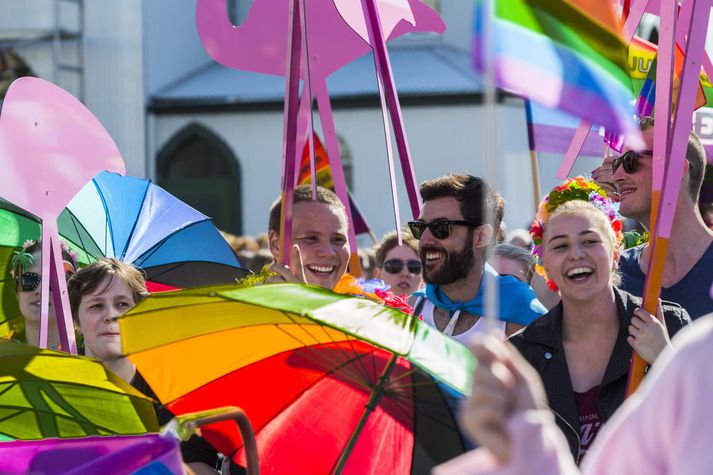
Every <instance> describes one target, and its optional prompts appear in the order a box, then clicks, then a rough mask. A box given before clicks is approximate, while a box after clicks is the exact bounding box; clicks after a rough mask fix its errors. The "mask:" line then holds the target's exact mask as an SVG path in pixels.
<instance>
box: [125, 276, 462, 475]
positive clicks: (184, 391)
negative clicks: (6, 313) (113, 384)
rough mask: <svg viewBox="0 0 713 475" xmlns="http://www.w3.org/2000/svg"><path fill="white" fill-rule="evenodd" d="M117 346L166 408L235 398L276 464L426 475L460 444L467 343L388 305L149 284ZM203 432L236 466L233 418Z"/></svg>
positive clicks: (284, 287)
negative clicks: (152, 288) (458, 414)
mask: <svg viewBox="0 0 713 475" xmlns="http://www.w3.org/2000/svg"><path fill="white" fill-rule="evenodd" d="M119 323H120V326H121V332H122V336H123V338H122V342H123V343H122V345H123V351H124V353H125V354H127V355H128V356H129V359H130V360H131V361H132V362H134V363H135V364H136V366H137V367H138V368H139V370H140V371H141V374H142V375H143V376H144V377H145V378H146V380H147V382H148V383H149V384H150V385H151V387H152V388H153V389H154V391H155V393H156V395H157V396H158V398H159V399H160V400H161V401H162V402H163V403H164V404H165V405H166V407H167V408H168V409H169V410H171V411H172V412H173V413H174V414H183V413H187V412H196V411H202V410H207V409H210V408H213V407H219V406H228V405H232V406H239V407H241V408H242V409H243V410H244V411H245V413H246V414H247V415H248V416H249V417H250V420H251V421H252V424H253V427H254V429H255V433H256V439H257V447H258V453H259V457H260V461H261V463H262V464H263V466H264V467H270V469H271V470H272V471H274V472H275V473H314V474H319V473H388V474H408V473H427V472H428V471H429V470H430V468H431V467H432V466H434V465H436V464H438V463H440V462H442V461H445V460H448V459H450V458H452V457H454V456H456V455H458V454H460V453H462V452H463V451H464V450H465V441H464V440H463V437H462V435H461V433H460V431H459V429H458V427H457V424H456V420H455V415H454V406H455V404H456V403H457V402H458V400H459V399H460V398H462V397H463V395H465V394H466V393H467V392H468V390H469V388H470V378H471V375H472V371H473V368H474V366H475V360H474V358H473V356H472V354H471V353H470V351H468V349H467V348H466V347H464V346H463V345H461V344H460V343H458V342H456V341H454V340H452V339H450V338H448V337H445V336H443V335H442V334H441V333H440V332H438V331H437V330H435V329H434V328H432V327H430V326H428V325H426V324H424V323H422V322H421V321H420V320H418V319H416V318H413V317H411V316H409V315H406V314H404V313H402V312H400V311H398V310H394V309H391V308H388V307H384V306H383V305H380V304H378V303H376V302H372V301H370V300H366V299H361V298H356V297H350V296H345V295H340V294H335V293H333V292H331V291H330V290H326V289H322V288H319V287H313V286H308V285H299V284H274V285H263V286H256V287H246V288H236V287H235V286H216V287H206V288H200V289H187V290H182V291H178V292H170V293H165V294H156V295H154V296H151V297H149V298H148V299H146V300H144V301H143V302H141V303H140V304H139V305H138V306H137V307H135V308H134V309H132V310H131V311H130V312H129V313H127V314H126V315H125V316H123V317H121V318H120V321H119ZM202 432H203V436H204V438H206V439H207V440H208V441H209V442H210V443H211V444H213V446H215V447H216V448H217V449H218V450H220V451H221V452H222V453H224V454H226V455H229V456H231V458H232V459H233V460H234V461H236V462H237V463H239V464H244V458H243V451H242V441H241V439H240V437H239V436H238V434H237V431H236V430H235V428H234V426H231V425H227V424H225V423H218V424H211V425H208V426H205V427H204V428H203V429H202Z"/></svg>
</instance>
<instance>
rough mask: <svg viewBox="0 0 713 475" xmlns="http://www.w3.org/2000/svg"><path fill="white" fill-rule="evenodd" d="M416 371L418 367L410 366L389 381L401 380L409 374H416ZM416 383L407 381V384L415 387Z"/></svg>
mask: <svg viewBox="0 0 713 475" xmlns="http://www.w3.org/2000/svg"><path fill="white" fill-rule="evenodd" d="M411 364H412V365H413V363H411ZM417 371H420V369H419V368H415V367H413V366H412V367H411V369H409V370H408V371H404V372H403V373H402V374H400V375H398V376H397V377H395V378H391V382H392V383H396V382H398V381H401V380H402V379H404V378H407V377H409V376H412V375H414V374H416V372H417ZM416 384H418V383H409V384H408V386H410V387H415V386H416Z"/></svg>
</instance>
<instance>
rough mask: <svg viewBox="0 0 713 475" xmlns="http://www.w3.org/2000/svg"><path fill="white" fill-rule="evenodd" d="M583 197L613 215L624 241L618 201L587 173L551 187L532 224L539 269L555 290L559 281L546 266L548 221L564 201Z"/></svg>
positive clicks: (611, 218) (613, 224) (617, 232)
mask: <svg viewBox="0 0 713 475" xmlns="http://www.w3.org/2000/svg"><path fill="white" fill-rule="evenodd" d="M573 200H582V201H587V202H589V203H591V204H593V205H594V206H595V207H596V208H597V209H599V210H600V211H601V212H602V213H604V215H605V216H606V217H607V218H608V219H609V223H610V224H611V227H612V230H613V231H614V234H615V235H616V240H617V243H620V242H621V240H622V238H623V234H622V232H621V231H622V228H623V225H622V222H621V220H620V217H619V212H618V209H617V205H616V204H615V203H614V202H612V201H611V200H610V199H609V197H608V195H607V191H606V190H605V189H604V188H602V187H601V186H599V185H597V184H596V183H595V182H593V181H591V180H587V179H586V178H584V177H583V176H578V177H575V178H570V179H568V180H567V181H565V182H564V183H562V184H561V185H560V186H557V187H555V188H553V189H552V191H550V193H549V195H547V196H545V199H543V200H542V201H541V202H540V205H539V206H538V207H537V215H536V216H535V221H534V222H533V223H532V227H531V228H530V235H531V236H532V243H533V247H532V255H533V256H534V257H535V271H536V272H537V273H538V274H540V275H541V276H542V277H544V278H545V281H546V282H547V285H548V286H549V287H550V289H552V290H553V291H557V285H556V284H555V283H554V282H553V281H552V280H550V278H549V277H547V273H546V272H545V268H544V267H543V266H542V235H543V234H544V225H545V224H546V223H547V221H548V220H549V217H550V215H551V214H552V213H553V212H554V211H555V210H556V209H557V208H558V207H560V206H561V205H563V204H564V203H566V202H568V201H573Z"/></svg>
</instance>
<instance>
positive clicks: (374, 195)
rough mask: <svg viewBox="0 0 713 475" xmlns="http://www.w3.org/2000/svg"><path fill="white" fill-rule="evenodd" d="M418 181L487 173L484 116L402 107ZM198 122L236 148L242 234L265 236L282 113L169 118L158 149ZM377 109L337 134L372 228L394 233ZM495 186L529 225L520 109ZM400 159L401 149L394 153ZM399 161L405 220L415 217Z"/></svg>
mask: <svg viewBox="0 0 713 475" xmlns="http://www.w3.org/2000/svg"><path fill="white" fill-rule="evenodd" d="M403 112H404V122H405V124H406V128H407V133H408V139H409V144H410V149H411V153H412V156H413V162H414V168H415V173H416V179H417V182H419V183H420V182H422V181H424V180H426V179H430V178H434V177H437V176H439V175H443V174H445V173H448V172H464V173H470V174H473V175H482V173H483V156H482V154H483V152H482V144H481V141H482V133H480V131H479V126H478V124H480V123H481V120H482V113H481V111H480V109H479V107H477V106H473V105H464V106H449V107H447V108H445V107H406V108H405V109H404V111H403ZM193 121H195V122H198V123H200V124H202V125H204V126H206V127H208V128H209V129H211V130H212V131H213V132H215V133H216V134H218V135H219V136H220V137H221V138H222V139H223V140H224V141H225V142H226V143H227V144H228V145H229V146H230V147H231V148H232V149H233V151H234V153H235V154H236V156H237V157H238V160H239V162H240V167H241V171H242V176H243V183H242V186H243V192H242V193H243V194H242V196H243V220H244V222H243V229H244V232H245V233H246V234H257V233H260V232H263V231H264V230H265V227H266V220H267V211H268V209H269V206H270V204H271V203H272V201H273V200H274V199H275V198H276V197H277V195H278V194H279V191H280V174H281V163H282V162H281V156H282V126H283V119H282V113H281V112H254V113H242V114H236V113H221V114H196V115H192V116H187V115H170V116H167V115H164V116H158V117H157V118H156V120H155V132H156V136H155V137H156V140H155V143H156V149H157V150H158V149H160V148H161V147H162V146H163V145H165V144H166V143H167V141H168V140H170V138H171V137H173V135H174V134H175V133H177V132H178V131H179V130H181V129H182V128H183V127H185V126H186V125H187V124H189V123H191V122H193ZM380 121H381V114H380V111H379V110H378V109H342V110H336V111H335V125H336V128H337V130H338V133H339V134H340V135H341V136H342V137H343V138H344V139H345V141H346V142H347V144H348V146H349V147H350V149H351V154H352V159H353V174H354V188H353V192H354V196H355V198H356V200H357V202H358V203H359V206H360V207H361V208H362V210H363V212H364V214H365V215H366V218H367V220H368V221H369V223H370V224H371V226H372V227H373V228H374V231H375V232H376V233H377V234H378V235H381V234H383V233H384V232H386V231H388V230H391V229H393V228H394V220H393V213H392V207H391V196H390V191H389V190H390V186H389V178H388V166H387V161H386V152H385V146H384V140H383V129H382V125H381V122H380ZM497 125H498V136H499V137H500V150H501V152H499V156H500V157H501V158H500V160H499V163H500V164H501V166H500V168H499V176H498V181H497V187H498V189H499V190H500V191H501V193H502V194H503V196H504V197H505V199H506V200H507V201H508V206H507V210H506V221H507V223H508V224H509V225H510V226H511V227H513V226H524V225H526V224H527V223H528V222H529V221H530V219H531V217H532V216H533V214H534V204H533V199H532V185H531V178H530V166H529V155H528V151H527V137H526V132H525V130H526V129H525V118H524V112H523V110H522V108H521V106H520V105H519V104H514V105H506V106H501V107H500V108H499V113H498V124H497ZM394 153H395V154H396V151H394ZM395 158H396V163H397V183H398V185H399V202H400V212H401V220H402V222H405V221H408V220H410V219H411V218H412V215H411V212H410V208H409V205H408V200H407V197H406V192H405V188H404V186H403V180H402V178H401V174H400V169H399V167H398V157H397V156H396V157H395Z"/></svg>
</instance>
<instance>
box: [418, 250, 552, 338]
mask: <svg viewBox="0 0 713 475" xmlns="http://www.w3.org/2000/svg"><path fill="white" fill-rule="evenodd" d="M486 273H487V274H489V275H491V276H492V277H494V278H495V279H496V280H497V282H498V295H499V298H498V300H499V306H498V314H497V316H498V319H499V320H502V321H504V322H510V323H517V324H519V325H524V326H527V325H529V324H530V323H532V321H533V320H535V319H536V318H538V317H540V316H542V315H544V314H545V313H547V309H546V308H545V307H544V306H543V305H542V304H541V303H540V301H539V300H537V296H536V295H535V291H534V290H532V288H531V287H530V286H529V285H527V284H526V283H524V282H522V281H521V280H519V279H516V278H515V277H513V276H511V275H499V274H498V273H496V272H495V270H494V269H493V268H492V267H490V265H488V264H485V268H484V269H483V278H482V279H481V280H480V287H479V288H478V294H477V295H476V296H475V298H473V299H472V300H469V301H468V302H453V301H452V300H451V299H449V298H448V296H447V295H446V294H444V293H443V292H441V289H440V288H439V287H438V286H437V285H433V284H427V285H426V290H419V291H417V292H414V294H415V295H418V296H421V297H425V298H427V299H428V300H429V301H431V302H433V304H434V305H435V306H437V307H441V308H445V309H446V310H448V311H450V312H453V311H455V310H464V311H466V312H468V313H470V314H471V315H484V314H485V285H486V281H487V280H488V279H487V278H485V277H486V276H485V274H486Z"/></svg>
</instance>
